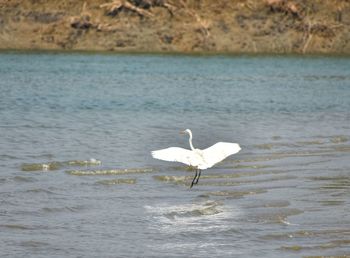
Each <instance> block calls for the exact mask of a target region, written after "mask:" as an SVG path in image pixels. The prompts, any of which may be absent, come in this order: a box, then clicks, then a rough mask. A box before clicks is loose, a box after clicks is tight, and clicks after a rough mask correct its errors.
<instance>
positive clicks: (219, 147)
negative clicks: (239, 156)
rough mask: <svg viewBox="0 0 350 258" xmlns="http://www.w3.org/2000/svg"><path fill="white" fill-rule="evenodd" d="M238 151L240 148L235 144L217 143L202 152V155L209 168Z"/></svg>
mask: <svg viewBox="0 0 350 258" xmlns="http://www.w3.org/2000/svg"><path fill="white" fill-rule="evenodd" d="M240 150H241V147H240V146H239V145H238V144H237V143H230V142H218V143H215V144H214V145H213V146H211V147H209V148H206V149H205V150H203V152H202V153H203V158H204V160H205V162H206V164H207V166H208V168H210V167H212V166H214V165H215V164H216V163H218V162H220V161H222V160H224V159H225V158H227V157H228V156H230V155H232V154H236V153H237V152H239V151H240Z"/></svg>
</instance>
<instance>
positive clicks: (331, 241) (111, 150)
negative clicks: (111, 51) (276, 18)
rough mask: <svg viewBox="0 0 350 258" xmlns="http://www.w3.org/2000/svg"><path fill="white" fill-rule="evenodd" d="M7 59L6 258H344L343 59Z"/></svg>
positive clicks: (2, 245) (3, 67)
mask: <svg viewBox="0 0 350 258" xmlns="http://www.w3.org/2000/svg"><path fill="white" fill-rule="evenodd" d="M0 57H1V58H0V77H1V80H0V88H1V91H0V120H1V124H0V131H1V137H0V161H1V167H0V186H1V187H0V204H1V205H0V221H1V222H0V230H1V235H0V256H1V257H13V256H16V257H17V256H18V257H100V256H103V257H116V256H117V257H140V256H142V257H199V256H203V257H257V256H265V257H273V258H274V257H276V258H277V257H313V256H314V257H320V256H321V257H327V256H329V257H331V256H335V257H336V256H339V257H347V256H349V255H350V249H349V245H350V242H349V239H350V231H349V230H348V229H349V228H350V215H349V214H350V199H349V193H350V191H349V190H350V173H349V172H350V166H349V165H350V164H349V151H350V144H349V142H350V141H349V139H350V126H349V125H350V113H349V112H350V102H349V99H350V88H349V87H348V85H350V84H349V83H350V74H349V67H350V61H349V59H347V58H341V59H337V58H324V57H309V58H301V57H261V56H260V57H223V56H221V57H185V56H148V55H141V56H131V55H122V56H108V55H64V54H59V55H55V54H16V53H8V54H1V55H0ZM186 128H191V129H192V131H193V133H194V138H193V142H194V146H195V147H196V148H206V147H208V146H210V145H212V144H214V143H216V142H218V141H230V142H238V143H240V145H241V146H242V151H241V152H240V153H238V154H236V155H234V156H232V157H230V158H228V159H226V160H225V161H223V162H221V163H220V164H218V165H217V166H215V167H214V168H211V169H208V170H204V171H203V172H202V176H201V178H200V180H199V183H198V185H196V186H194V187H193V188H192V189H190V188H189V186H190V183H191V181H192V179H193V176H194V170H193V169H192V168H188V167H187V166H184V165H182V164H176V163H170V162H162V161H158V160H153V159H152V158H151V155H150V151H152V150H155V149H160V148H165V147H169V146H179V147H184V148H188V139H187V138H186V137H185V138H184V137H183V136H180V135H178V132H179V131H180V130H183V129H186ZM86 157H95V158H91V159H87V158H86ZM97 157H98V159H97Z"/></svg>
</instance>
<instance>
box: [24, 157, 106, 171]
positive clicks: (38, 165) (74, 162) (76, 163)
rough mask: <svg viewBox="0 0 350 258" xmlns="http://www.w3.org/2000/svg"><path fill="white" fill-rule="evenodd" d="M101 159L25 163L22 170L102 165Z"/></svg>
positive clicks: (48, 169)
mask: <svg viewBox="0 0 350 258" xmlns="http://www.w3.org/2000/svg"><path fill="white" fill-rule="evenodd" d="M101 164H102V162H101V161H100V160H97V159H94V158H91V159H89V160H68V161H52V162H48V163H25V164H22V166H21V169H22V171H28V172H30V171H51V170H58V169H61V168H62V167H69V166H98V165H101Z"/></svg>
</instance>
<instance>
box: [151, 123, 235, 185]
mask: <svg viewBox="0 0 350 258" xmlns="http://www.w3.org/2000/svg"><path fill="white" fill-rule="evenodd" d="M181 133H187V134H189V136H190V138H189V143H190V148H191V150H187V149H184V148H180V147H170V148H167V149H162V150H156V151H152V157H153V158H155V159H160V160H165V161H175V162H181V163H184V164H186V165H189V166H191V167H194V168H195V169H196V174H195V176H194V178H193V180H192V183H191V186H190V188H192V186H193V185H194V184H197V183H198V180H199V177H200V176H201V172H202V170H203V169H207V168H211V167H212V166H214V165H215V164H216V163H219V162H220V161H222V160H224V159H225V158H227V157H228V156H230V155H233V154H236V153H237V152H239V151H240V150H241V147H240V146H239V144H237V143H230V142H218V143H215V144H214V145H213V146H211V147H209V148H207V149H204V150H200V149H195V148H194V147H193V144H192V132H191V130H190V129H186V130H185V131H183V132H181Z"/></svg>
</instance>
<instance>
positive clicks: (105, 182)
mask: <svg viewBox="0 0 350 258" xmlns="http://www.w3.org/2000/svg"><path fill="white" fill-rule="evenodd" d="M96 183H97V184H101V185H120V184H128V185H133V184H135V183H136V179H135V178H122V179H111V180H101V181H97V182H96Z"/></svg>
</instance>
